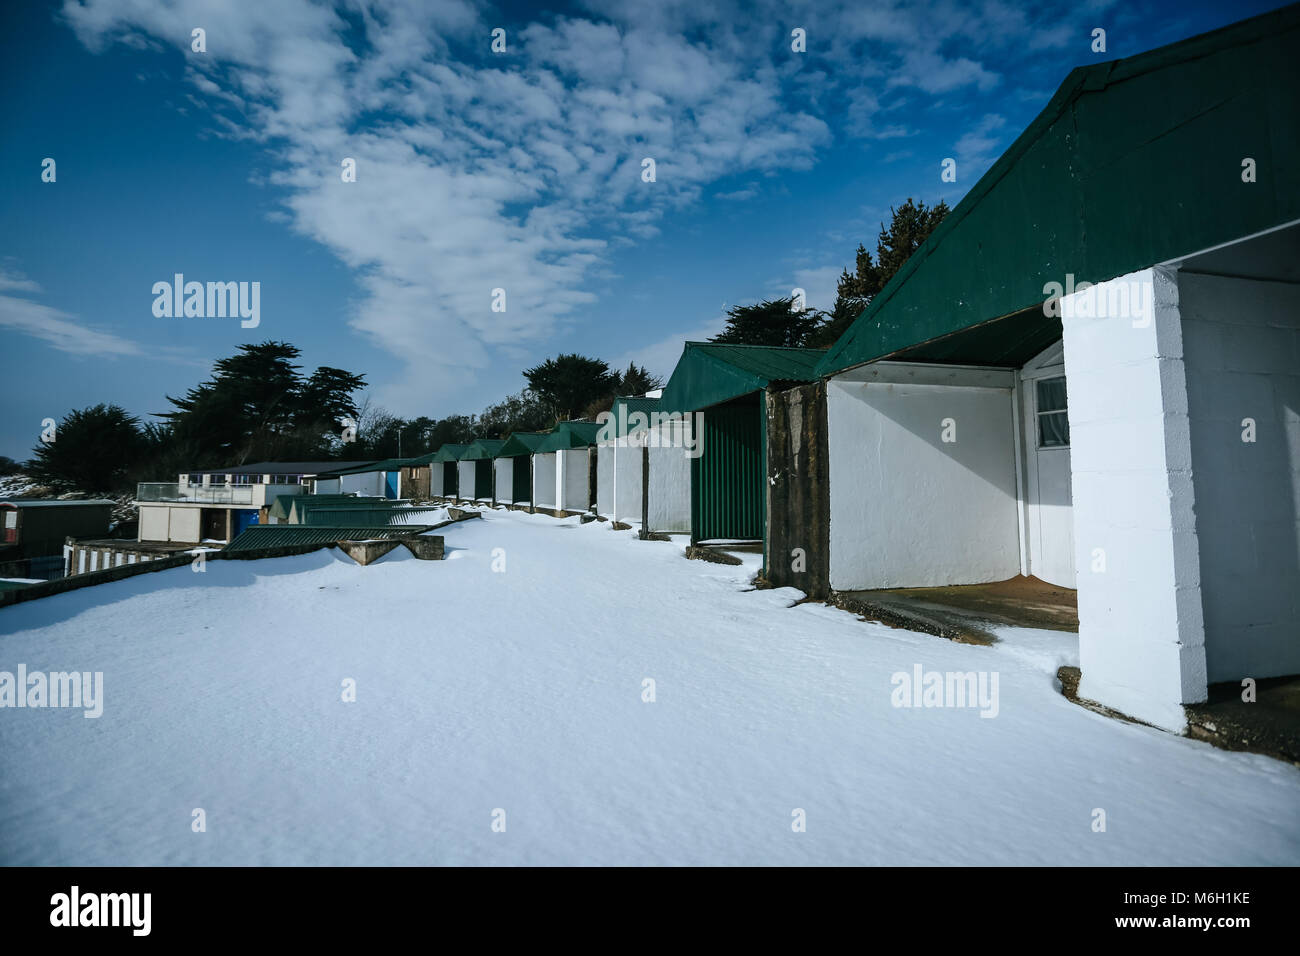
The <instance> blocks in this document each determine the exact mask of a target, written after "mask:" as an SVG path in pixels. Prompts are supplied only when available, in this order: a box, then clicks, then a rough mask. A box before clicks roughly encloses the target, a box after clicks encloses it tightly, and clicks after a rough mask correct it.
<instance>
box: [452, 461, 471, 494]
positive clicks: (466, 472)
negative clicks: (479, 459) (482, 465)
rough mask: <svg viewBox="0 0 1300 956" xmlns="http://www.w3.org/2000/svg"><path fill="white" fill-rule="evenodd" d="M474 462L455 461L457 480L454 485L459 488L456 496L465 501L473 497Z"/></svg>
mask: <svg viewBox="0 0 1300 956" xmlns="http://www.w3.org/2000/svg"><path fill="white" fill-rule="evenodd" d="M475 464H476V463H475V462H472V461H458V462H456V481H457V482H458V484H457V486H456V487H457V488H459V489H460V491H459V492H458V494H457V497H459V498H462V499H464V500H466V501H471V500H473V498H474V466H475Z"/></svg>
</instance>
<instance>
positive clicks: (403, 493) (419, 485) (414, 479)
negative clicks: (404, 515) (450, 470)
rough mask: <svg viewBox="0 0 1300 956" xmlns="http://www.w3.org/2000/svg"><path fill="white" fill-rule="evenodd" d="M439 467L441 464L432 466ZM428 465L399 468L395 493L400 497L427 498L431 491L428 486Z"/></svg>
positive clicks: (429, 468) (429, 467) (429, 469)
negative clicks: (399, 476) (399, 474)
mask: <svg viewBox="0 0 1300 956" xmlns="http://www.w3.org/2000/svg"><path fill="white" fill-rule="evenodd" d="M433 467H438V468H441V467H442V466H441V465H437V466H433ZM431 470H432V468H431V466H429V465H418V466H407V467H405V468H403V469H402V470H401V478H400V479H399V481H398V485H397V493H398V496H399V497H402V498H417V499H418V498H428V497H429V496H430V495H431V494H432V492H431V491H430V488H429V476H430V471H431Z"/></svg>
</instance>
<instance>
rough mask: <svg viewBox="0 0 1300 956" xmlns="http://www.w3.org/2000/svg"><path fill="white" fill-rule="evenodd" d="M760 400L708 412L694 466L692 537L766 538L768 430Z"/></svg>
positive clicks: (756, 397) (707, 410) (701, 538)
mask: <svg viewBox="0 0 1300 956" xmlns="http://www.w3.org/2000/svg"><path fill="white" fill-rule="evenodd" d="M759 408H760V406H759V403H758V396H756V395H751V396H747V397H745V398H743V399H741V400H739V401H735V402H729V403H727V404H726V405H718V406H715V407H714V408H710V409H706V410H705V412H704V448H703V454H701V455H700V457H699V458H696V459H694V460H693V461H692V464H691V511H692V516H691V517H692V520H691V528H692V532H693V533H692V538H693V539H694V540H695V541H709V540H714V539H717V538H732V539H737V538H739V539H761V538H762V537H763V428H762V418H761V417H760V414H759Z"/></svg>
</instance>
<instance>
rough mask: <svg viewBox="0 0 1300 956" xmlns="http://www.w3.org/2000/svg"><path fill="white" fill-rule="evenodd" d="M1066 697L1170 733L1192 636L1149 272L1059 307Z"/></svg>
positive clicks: (1175, 360)
mask: <svg viewBox="0 0 1300 956" xmlns="http://www.w3.org/2000/svg"><path fill="white" fill-rule="evenodd" d="M1061 323H1062V327H1063V329H1064V345H1065V373H1066V388H1067V391H1068V406H1069V419H1070V445H1071V448H1070V471H1071V482H1072V486H1073V487H1072V497H1073V509H1074V543H1075V562H1076V567H1077V568H1078V583H1079V656H1080V669H1081V670H1082V680H1081V682H1080V685H1079V694H1080V696H1082V697H1086V698H1089V699H1092V700H1095V701H1097V702H1099V703H1102V704H1105V705H1107V706H1109V707H1112V708H1114V709H1116V710H1118V711H1121V712H1123V713H1125V714H1128V715H1129V716H1132V717H1136V718H1137V719H1139V720H1143V721H1146V722H1148V723H1151V724H1154V725H1156V726H1158V727H1163V728H1166V729H1169V730H1174V731H1182V730H1183V729H1184V728H1185V726H1186V718H1185V716H1184V713H1183V709H1182V705H1183V704H1187V703H1195V702H1199V701H1203V700H1205V697H1206V669H1205V627H1204V621H1203V616H1202V610H1201V582H1200V555H1199V548H1198V543H1197V532H1196V517H1195V496H1194V494H1193V487H1192V474H1191V446H1190V423H1189V420H1188V414H1187V383H1186V376H1185V371H1184V366H1183V344H1182V327H1181V318H1180V315H1179V308H1178V284H1177V282H1176V277H1175V274H1174V272H1173V271H1172V270H1167V269H1162V268H1155V269H1146V270H1143V271H1141V272H1137V273H1133V274H1131V275H1127V276H1121V277H1120V278H1118V279H1114V280H1111V281H1110V282H1105V283H1101V284H1100V285H1097V286H1094V287H1092V288H1090V289H1086V290H1080V291H1076V292H1075V293H1073V294H1072V295H1069V296H1066V297H1064V298H1063V299H1062V300H1061Z"/></svg>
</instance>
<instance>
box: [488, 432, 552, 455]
mask: <svg viewBox="0 0 1300 956" xmlns="http://www.w3.org/2000/svg"><path fill="white" fill-rule="evenodd" d="M549 434H550V432H515V433H514V434H512V435H511V436H510V437H509V438H507V439H506V443H505V444H504V445H502V446H501V448H500V450H499V451H498V452H497V457H498V458H513V457H514V456H516V455H531V454H533V452H535V451H536V450H537V446H538V445H540V444H541V443H542V442H544V441H545V440H546V436H547V435H549Z"/></svg>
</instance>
